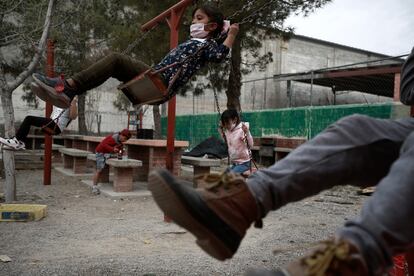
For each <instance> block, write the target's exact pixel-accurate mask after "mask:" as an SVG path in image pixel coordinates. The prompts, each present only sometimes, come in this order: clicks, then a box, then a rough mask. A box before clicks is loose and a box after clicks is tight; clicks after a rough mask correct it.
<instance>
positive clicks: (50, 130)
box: [41, 109, 66, 135]
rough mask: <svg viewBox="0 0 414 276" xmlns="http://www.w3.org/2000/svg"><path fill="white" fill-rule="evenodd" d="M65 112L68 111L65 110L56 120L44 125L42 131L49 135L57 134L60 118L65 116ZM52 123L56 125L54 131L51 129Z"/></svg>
mask: <svg viewBox="0 0 414 276" xmlns="http://www.w3.org/2000/svg"><path fill="white" fill-rule="evenodd" d="M65 111H66V109H63V110H62V111H61V112H60V113H59V115H58V116H57V117H56V118H54V119H51V120H50V121H49V122H48V123H47V124H45V125H43V126H42V127H41V129H42V130H43V131H44V132H45V133H47V134H49V135H53V134H55V130H56V127H57V126H58V122H59V118H60V117H61V116H62V115H63V113H65ZM52 122H54V123H55V125H54V126H53V129H51V128H49V125H50V124H52Z"/></svg>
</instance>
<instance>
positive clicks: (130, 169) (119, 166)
mask: <svg viewBox="0 0 414 276" xmlns="http://www.w3.org/2000/svg"><path fill="white" fill-rule="evenodd" d="M106 164H107V165H109V166H111V167H112V168H113V170H114V191H115V192H131V191H132V190H133V185H132V182H133V174H134V169H135V168H138V167H141V166H142V161H141V160H136V159H116V158H109V159H108V160H106Z"/></svg>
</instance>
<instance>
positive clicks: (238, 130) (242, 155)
mask: <svg viewBox="0 0 414 276" xmlns="http://www.w3.org/2000/svg"><path fill="white" fill-rule="evenodd" d="M242 123H243V122H241V123H239V124H238V125H237V126H236V127H235V128H234V129H232V130H230V131H229V130H227V129H224V134H225V135H226V139H227V146H228V149H229V156H230V162H231V163H233V164H234V163H235V164H241V163H244V162H247V161H249V160H250V156H249V150H248V148H247V145H246V142H245V141H244V140H245V136H244V132H243V129H242ZM219 132H220V133H221V130H219ZM221 134H222V133H221ZM222 135H223V134H222ZM247 141H248V143H249V146H250V148H251V147H252V146H253V137H252V135H251V134H250V131H248V132H247Z"/></svg>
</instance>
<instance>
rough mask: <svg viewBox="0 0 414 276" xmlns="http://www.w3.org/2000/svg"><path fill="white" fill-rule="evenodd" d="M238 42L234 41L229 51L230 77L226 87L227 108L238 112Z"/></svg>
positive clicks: (239, 61) (239, 51)
mask: <svg viewBox="0 0 414 276" xmlns="http://www.w3.org/2000/svg"><path fill="white" fill-rule="evenodd" d="M240 40H241V39H236V40H235V41H234V44H233V47H232V50H231V59H230V63H231V66H230V76H229V81H228V85H227V90H226V95H227V108H229V109H236V110H238V111H240V88H241V72H240V64H241V49H240V46H241V45H240Z"/></svg>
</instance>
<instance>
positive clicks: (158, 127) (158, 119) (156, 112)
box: [152, 105, 162, 139]
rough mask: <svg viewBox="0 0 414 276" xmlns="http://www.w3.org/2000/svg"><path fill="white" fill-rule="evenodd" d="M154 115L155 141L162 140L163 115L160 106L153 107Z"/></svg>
mask: <svg viewBox="0 0 414 276" xmlns="http://www.w3.org/2000/svg"><path fill="white" fill-rule="evenodd" d="M152 115H153V118H154V139H161V138H162V137H161V113H160V106H159V105H154V106H153V108H152Z"/></svg>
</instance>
